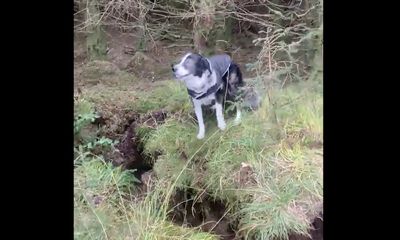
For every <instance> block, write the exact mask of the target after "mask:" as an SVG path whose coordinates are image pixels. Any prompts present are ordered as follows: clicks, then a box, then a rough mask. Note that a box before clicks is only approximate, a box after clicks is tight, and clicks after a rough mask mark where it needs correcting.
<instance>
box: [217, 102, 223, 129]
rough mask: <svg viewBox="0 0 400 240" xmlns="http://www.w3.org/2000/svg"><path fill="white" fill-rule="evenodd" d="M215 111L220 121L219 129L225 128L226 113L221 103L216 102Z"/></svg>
mask: <svg viewBox="0 0 400 240" xmlns="http://www.w3.org/2000/svg"><path fill="white" fill-rule="evenodd" d="M215 113H216V115H217V122H218V127H219V129H221V130H225V128H226V124H225V120H224V113H223V111H222V104H221V103H215Z"/></svg>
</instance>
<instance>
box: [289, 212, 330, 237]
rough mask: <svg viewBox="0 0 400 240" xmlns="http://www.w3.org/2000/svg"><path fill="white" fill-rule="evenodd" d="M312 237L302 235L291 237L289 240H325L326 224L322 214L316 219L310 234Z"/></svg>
mask: <svg viewBox="0 0 400 240" xmlns="http://www.w3.org/2000/svg"><path fill="white" fill-rule="evenodd" d="M309 234H310V236H311V237H307V236H301V235H295V234H293V235H289V240H323V239H324V223H323V220H322V213H320V215H319V216H318V217H317V218H315V219H314V221H313V223H312V229H311V230H310V232H309Z"/></svg>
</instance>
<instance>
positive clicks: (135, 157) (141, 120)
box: [97, 110, 167, 179]
mask: <svg viewBox="0 0 400 240" xmlns="http://www.w3.org/2000/svg"><path fill="white" fill-rule="evenodd" d="M166 117H167V113H166V112H165V111H164V110H159V111H154V112H151V113H148V114H146V115H144V116H140V115H139V114H137V113H133V114H131V118H130V119H127V122H126V124H125V126H124V128H125V130H124V132H123V135H122V137H120V138H119V139H118V140H119V143H118V144H116V146H115V151H112V152H110V153H108V154H106V155H107V159H110V161H111V162H112V163H113V164H114V165H115V166H122V168H123V169H136V170H137V171H136V172H135V175H136V177H137V178H138V179H141V176H142V174H143V173H145V172H147V171H149V170H151V169H152V166H151V164H150V161H146V158H145V156H144V155H143V152H142V151H143V149H141V142H140V139H139V136H138V134H137V127H138V126H139V125H141V124H145V125H146V126H150V127H155V126H157V125H158V124H162V123H163V122H164V120H165V119H166ZM106 121H107V120H106V119H104V118H101V119H99V120H97V122H98V123H105V122H106Z"/></svg>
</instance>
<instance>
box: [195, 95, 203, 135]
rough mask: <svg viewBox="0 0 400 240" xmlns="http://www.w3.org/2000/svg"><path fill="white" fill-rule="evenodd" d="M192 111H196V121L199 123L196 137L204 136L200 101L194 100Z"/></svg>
mask: <svg viewBox="0 0 400 240" xmlns="http://www.w3.org/2000/svg"><path fill="white" fill-rule="evenodd" d="M194 112H195V113H196V117H197V122H198V123H199V133H198V134H197V138H198V139H203V138H204V132H205V127H204V120H203V112H202V109H201V103H200V102H198V101H194Z"/></svg>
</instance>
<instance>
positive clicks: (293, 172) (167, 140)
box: [145, 82, 322, 239]
mask: <svg viewBox="0 0 400 240" xmlns="http://www.w3.org/2000/svg"><path fill="white" fill-rule="evenodd" d="M272 94H273V97H274V99H275V101H276V103H277V106H278V107H277V112H276V115H277V118H278V124H279V125H278V126H277V125H276V124H274V123H273V122H271V121H270V114H271V111H272V109H271V108H269V107H268V105H267V104H266V105H265V106H264V107H263V108H261V109H259V110H258V111H256V112H254V113H247V114H244V116H243V119H242V123H241V124H240V126H238V127H233V126H232V124H231V122H232V120H228V123H230V124H228V125H229V126H228V128H227V130H226V131H225V132H220V130H218V129H217V128H216V122H215V120H214V119H212V118H210V119H209V120H208V121H207V122H206V129H207V131H206V132H207V136H206V142H205V143H204V142H203V141H199V140H197V139H196V138H195V134H196V131H197V125H196V124H195V123H194V122H193V121H192V119H191V118H190V117H188V116H182V115H178V116H174V117H172V118H170V119H169V120H168V121H167V122H166V123H165V124H163V125H162V126H160V127H159V128H157V130H155V131H153V132H152V133H151V136H149V137H148V138H147V139H148V140H147V142H146V143H145V151H146V153H148V154H149V155H151V154H152V153H154V152H161V153H162V155H161V156H158V158H157V161H156V162H155V166H154V170H155V171H156V173H157V176H162V177H163V178H167V179H170V180H169V181H171V182H175V183H176V187H178V188H193V189H197V190H198V191H199V192H201V191H202V190H204V189H205V190H206V191H207V192H209V193H210V194H211V195H212V196H214V197H215V198H218V199H222V200H224V201H225V202H227V204H228V205H231V206H233V208H232V209H234V210H235V211H236V213H235V214H233V215H235V216H234V217H236V218H237V219H238V220H239V222H240V223H239V227H240V231H239V232H240V233H241V234H242V235H243V236H248V237H251V238H255V239H271V238H275V237H276V238H286V237H288V234H291V233H297V234H303V235H307V232H308V230H309V228H310V222H311V221H312V217H309V216H315V215H316V214H317V213H313V214H311V213H312V212H313V211H315V206H316V205H317V204H318V203H320V202H321V201H322V171H321V169H322V157H321V156H320V155H318V154H319V153H320V152H322V147H321V145H320V146H318V147H317V148H318V149H317V150H316V149H313V147H312V146H313V144H314V143H316V142H318V143H321V144H322V86H320V84H319V83H318V82H312V83H306V84H304V83H300V84H297V85H291V86H289V87H287V88H285V89H280V90H276V91H274V92H273V93H272ZM275 128H281V129H282V131H283V133H284V135H283V137H281V138H280V139H276V138H274V134H273V133H274V131H273V130H275ZM203 144H204V146H202V145H203ZM201 146H202V147H201ZM200 147H201V148H200ZM189 160H190V161H189ZM187 161H189V162H187ZM243 166H248V167H247V168H249V169H248V170H247V172H244V173H243V171H242V170H244V168H246V167H243Z"/></svg>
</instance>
